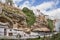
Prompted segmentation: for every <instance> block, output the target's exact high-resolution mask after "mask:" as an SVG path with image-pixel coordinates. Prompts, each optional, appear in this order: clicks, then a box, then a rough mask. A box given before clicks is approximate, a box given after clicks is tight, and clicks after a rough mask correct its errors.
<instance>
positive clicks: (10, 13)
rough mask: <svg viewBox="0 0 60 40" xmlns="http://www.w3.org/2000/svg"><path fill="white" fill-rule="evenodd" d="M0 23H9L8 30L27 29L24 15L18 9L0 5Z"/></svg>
mask: <svg viewBox="0 0 60 40" xmlns="http://www.w3.org/2000/svg"><path fill="white" fill-rule="evenodd" d="M0 22H3V23H6V22H8V23H9V28H16V29H17V28H20V27H27V23H26V15H25V14H24V13H23V12H22V11H21V10H20V9H18V8H16V7H13V6H10V5H7V4H2V3H0Z"/></svg>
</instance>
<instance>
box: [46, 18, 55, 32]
mask: <svg viewBox="0 0 60 40" xmlns="http://www.w3.org/2000/svg"><path fill="white" fill-rule="evenodd" d="M47 21H48V27H49V28H50V31H51V32H53V29H54V26H53V20H50V19H48V20H47Z"/></svg>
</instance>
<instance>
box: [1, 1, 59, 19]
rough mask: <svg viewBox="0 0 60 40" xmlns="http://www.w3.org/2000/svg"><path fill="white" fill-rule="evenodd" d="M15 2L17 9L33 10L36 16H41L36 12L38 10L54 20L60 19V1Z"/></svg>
mask: <svg viewBox="0 0 60 40" xmlns="http://www.w3.org/2000/svg"><path fill="white" fill-rule="evenodd" d="M2 1H3V0H2ZM3 2H4V1H3ZM13 2H14V4H15V7H17V6H18V5H19V8H20V9H23V8H24V7H27V8H29V9H31V10H33V12H34V14H35V15H39V13H38V12H37V11H36V9H38V10H40V11H41V12H42V13H43V14H45V15H49V16H50V18H52V19H54V18H58V19H60V0H13Z"/></svg>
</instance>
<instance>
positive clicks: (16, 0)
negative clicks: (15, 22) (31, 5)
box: [13, 0, 23, 3]
mask: <svg viewBox="0 0 60 40" xmlns="http://www.w3.org/2000/svg"><path fill="white" fill-rule="evenodd" d="M21 1H23V0H13V2H14V3H18V2H21Z"/></svg>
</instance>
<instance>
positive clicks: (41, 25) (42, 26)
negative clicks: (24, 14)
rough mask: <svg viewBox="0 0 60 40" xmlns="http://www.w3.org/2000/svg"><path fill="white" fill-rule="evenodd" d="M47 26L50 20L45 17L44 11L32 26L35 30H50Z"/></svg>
mask: <svg viewBox="0 0 60 40" xmlns="http://www.w3.org/2000/svg"><path fill="white" fill-rule="evenodd" d="M47 26H48V21H47V19H46V18H45V15H44V14H43V13H40V15H39V16H37V17H36V22H35V23H34V25H33V26H32V29H33V31H50V29H49V28H48V27H47Z"/></svg>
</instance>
